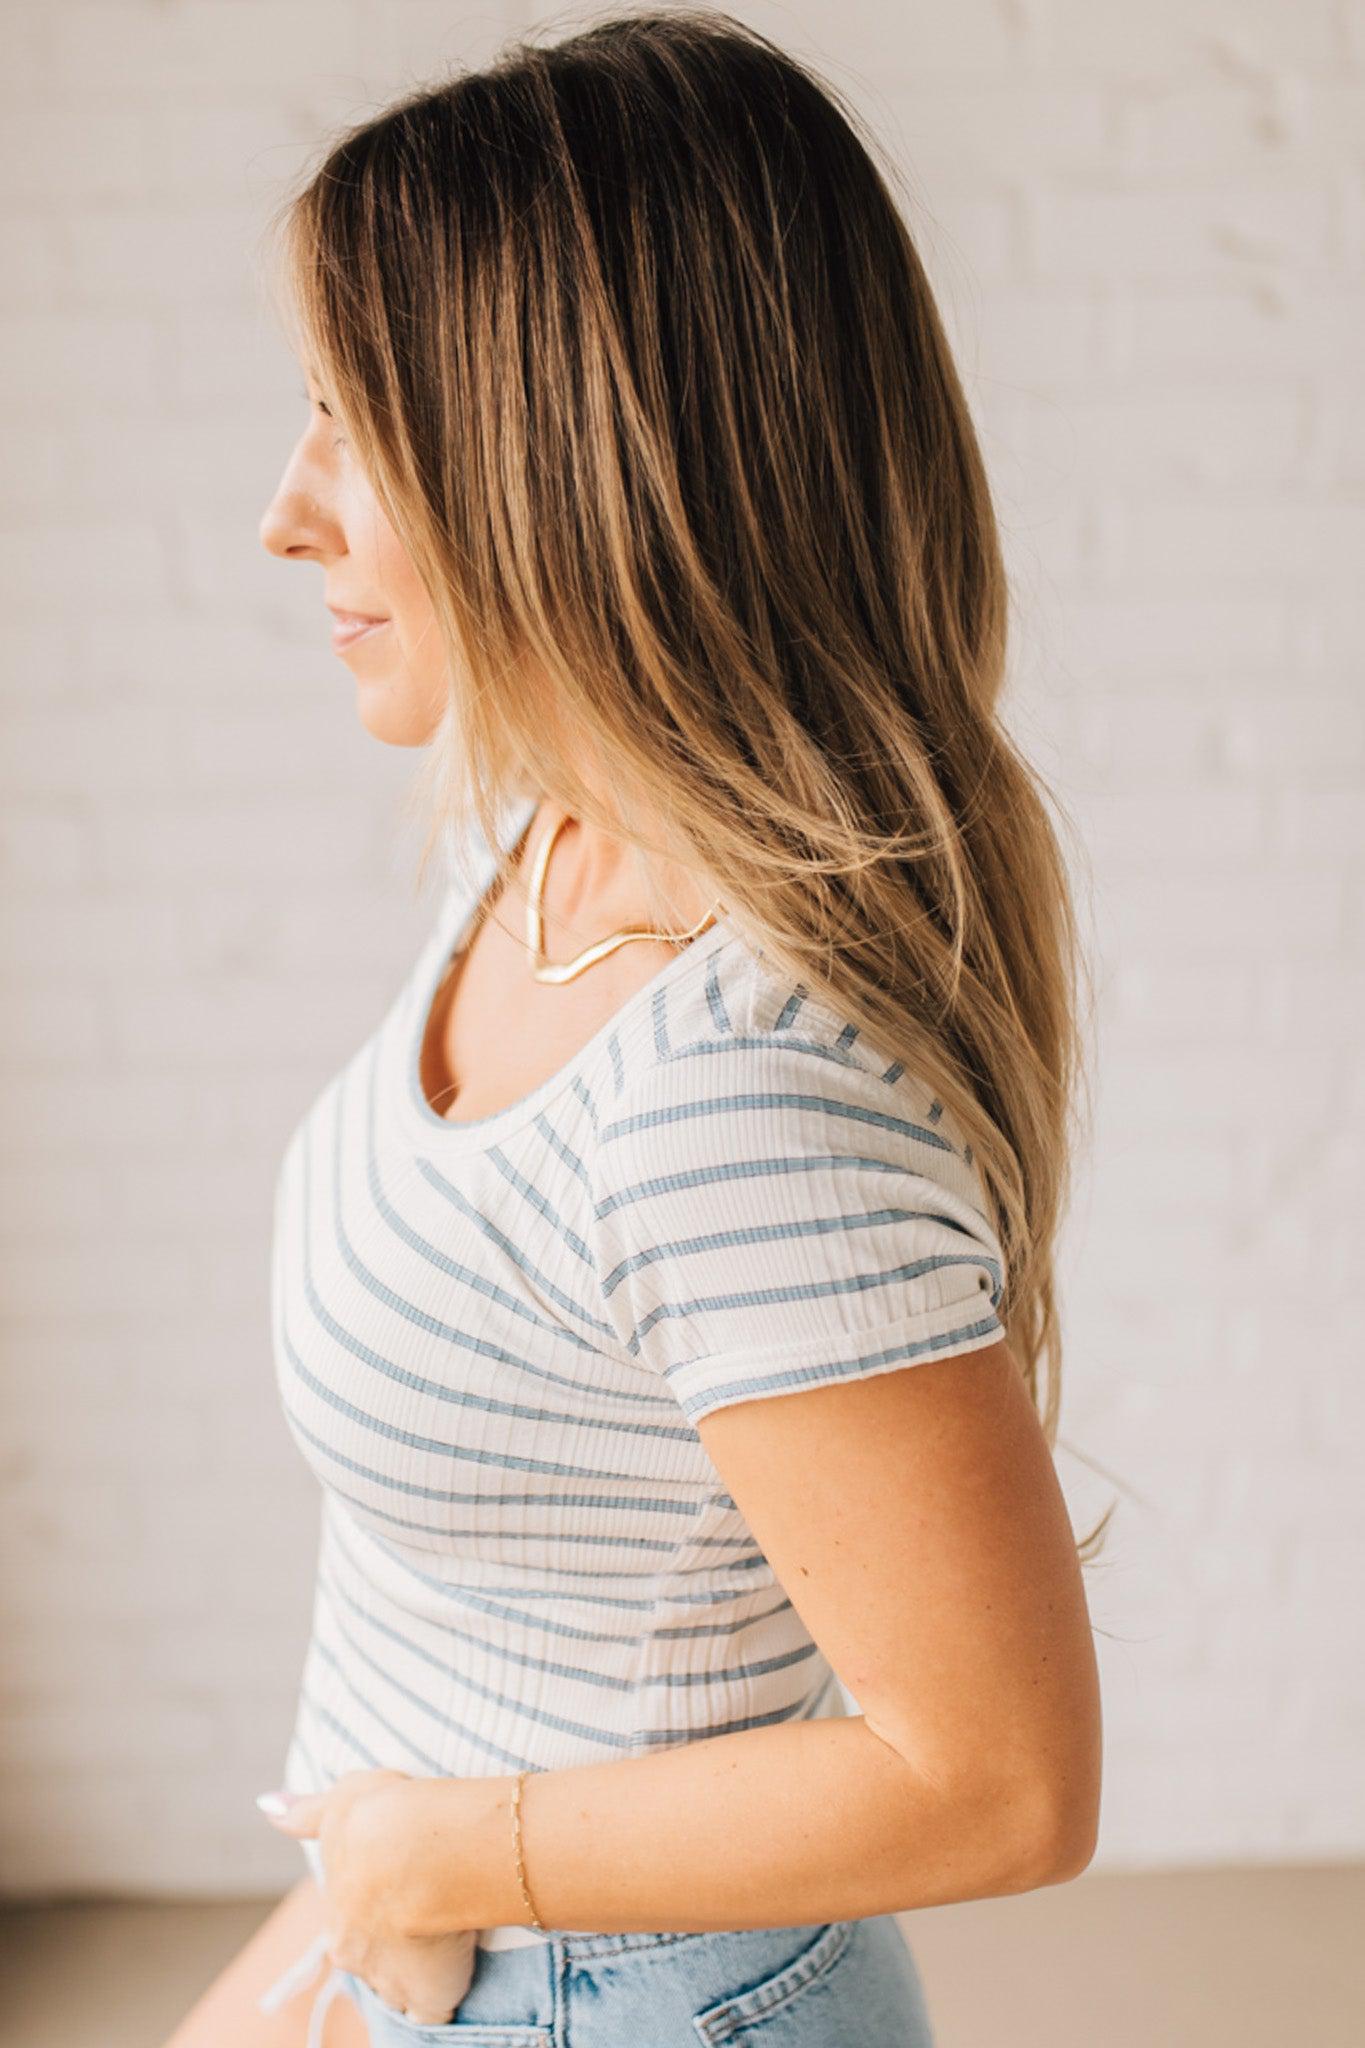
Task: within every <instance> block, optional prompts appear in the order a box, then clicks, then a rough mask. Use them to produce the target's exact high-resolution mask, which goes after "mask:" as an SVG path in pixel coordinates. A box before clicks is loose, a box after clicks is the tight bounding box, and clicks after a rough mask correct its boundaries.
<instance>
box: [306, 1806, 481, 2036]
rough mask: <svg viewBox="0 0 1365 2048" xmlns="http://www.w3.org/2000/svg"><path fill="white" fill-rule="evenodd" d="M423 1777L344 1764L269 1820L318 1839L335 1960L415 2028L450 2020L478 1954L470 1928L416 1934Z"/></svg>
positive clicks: (469, 1977) (325, 1911)
mask: <svg viewBox="0 0 1365 2048" xmlns="http://www.w3.org/2000/svg"><path fill="white" fill-rule="evenodd" d="M422 1785H423V1781H422V1780H421V1779H417V1778H412V1777H410V1776H409V1774H408V1773H407V1772H406V1771H347V1772H345V1773H344V1775H343V1776H341V1777H340V1778H338V1779H336V1780H335V1782H334V1783H333V1784H332V1785H330V1786H329V1787H328V1788H327V1790H326V1791H325V1792H314V1793H308V1794H305V1795H304V1796H303V1797H302V1798H296V1799H293V1800H291V1803H290V1806H289V1809H288V1811H287V1812H286V1813H283V1814H274V1813H270V1814H268V1815H267V1818H268V1819H269V1820H270V1821H271V1823H272V1825H273V1826H274V1827H277V1828H278V1829H279V1830H280V1832H281V1833H282V1834H288V1835H294V1836H296V1837H298V1838H299V1839H303V1838H305V1837H314V1838H316V1840H317V1843H318V1850H319V1854H320V1855H321V1858H322V1868H323V1882H322V1902H323V1910H324V1918H325V1924H326V1926H327V1929H328V1933H329V1936H330V1942H329V1948H328V1954H329V1956H330V1958H331V1960H332V1962H333V1963H335V1964H336V1965H337V1966H338V1967H339V1968H341V1969H343V1970H349V1971H350V1972H351V1973H352V1975H353V1976H356V1977H359V1978H361V1979H362V1981H363V1982H364V1983H366V1984H368V1985H369V1987H370V1989H371V1990H372V1991H373V1992H374V1993H375V1996H376V1997H377V1998H380V1999H382V2000H383V2002H384V2004H385V2005H387V2006H390V2007H391V2008H392V2009H393V2010H394V2011H395V2012H399V2013H402V2014H403V2016H404V2017H405V2018H406V2019H409V2020H412V2021H413V2022H414V2023H415V2024H417V2025H419V2026H427V2027H433V2026H434V2027H440V2026H445V2025H447V2024H448V2023H449V2022H450V2020H451V2019H452V2018H453V2016H454V2011H455V2008H456V2006H458V2004H459V2002H460V2000H461V1999H462V1998H463V1997H464V1995H465V1992H466V1991H467V1990H468V1989H469V1983H470V1979H471V1978H472V1976H473V1974H474V1965H475V1962H476V1961H477V1934H476V1931H475V1930H474V1929H472V1928H470V1929H466V1928H459V1929H454V1930H452V1931H450V1932H447V1933H441V1934H437V1935H413V1934H411V1933H409V1932H408V1931H407V1920H406V1917H405V1911H404V1907H405V1900H406V1884H405V1875H404V1873H405V1871H406V1870H407V1868H408V1867H409V1866H410V1863H411V1855H412V1848H413V1842H414V1837H415V1835H416V1833H417V1830H418V1828H419V1827H420V1819H419V1809H418V1805H417V1801H418V1800H420V1798H421V1796H422Z"/></svg>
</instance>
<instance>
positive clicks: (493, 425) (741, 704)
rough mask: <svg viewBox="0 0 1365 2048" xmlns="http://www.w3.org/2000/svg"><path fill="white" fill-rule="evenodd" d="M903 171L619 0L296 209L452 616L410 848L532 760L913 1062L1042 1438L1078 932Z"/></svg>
mask: <svg viewBox="0 0 1365 2048" xmlns="http://www.w3.org/2000/svg"><path fill="white" fill-rule="evenodd" d="M894 183H895V177H894V173H893V172H892V171H891V169H890V168H879V167H878V164H877V162H876V161H874V145H873V143H872V141H871V139H870V138H868V137H864V136H862V135H860V132H859V123H858V121H857V117H856V115H855V114H854V113H853V112H852V111H851V110H850V109H849V108H848V107H847V106H845V105H844V104H843V103H842V102H841V100H840V99H839V97H838V96H837V95H836V93H835V92H834V91H833V90H832V89H831V88H830V87H829V86H828V85H827V84H825V83H824V82H822V81H820V80H818V79H817V78H816V77H815V76H814V75H813V73H812V72H811V71H810V70H809V69H807V68H806V67H805V66H804V65H803V64H802V63H800V62H798V61H797V60H796V59H794V58H793V57H792V56H790V55H789V54H787V53H785V52H784V51H782V50H781V49H779V48H778V47H776V46H775V45H774V44H773V43H771V42H770V41H768V39H767V38H766V37H764V36H762V35H760V34H759V33H758V32H757V31H756V30H755V29H753V28H751V27H749V26H748V25H746V24H744V23H742V22H740V21H738V20H736V19H735V18H734V17H732V16H730V15H727V14H723V13H719V12H713V11H712V10H710V9H709V8H708V9H705V10H695V11H694V10H686V11H684V10H676V11H675V10H671V9H670V10H669V11H668V12H666V13H664V12H646V13H627V14H622V13H612V14H610V15H609V16H607V17H605V18H596V19H594V20H593V22H592V23H590V25H588V26H586V27H584V28H581V29H580V30H579V31H578V32H576V33H573V34H571V35H570V36H568V37H567V39H565V40H561V41H559V42H558V43H556V44H554V45H553V46H550V47H542V46H538V45H537V44H536V43H535V42H534V41H532V40H530V39H520V40H517V41H515V42H513V43H511V44H510V45H507V46H504V49H503V50H502V52H501V53H500V54H499V55H498V56H497V58H496V60H495V61H494V62H492V63H491V64H489V65H487V66H486V67H485V68H483V69H480V70H466V71H461V72H459V73H458V74H456V75H454V76H452V77H449V78H443V79H441V80H440V81H439V82H437V83H434V84H431V85H427V86H424V87H422V88H421V89H418V90H413V91H411V92H409V93H407V94H406V95H405V96H403V97H402V98H400V99H398V100H397V101H395V102H394V103H392V104H390V105H388V106H387V107H386V108H385V109H384V110H383V111H382V112H380V113H379V114H377V115H376V116H374V117H373V118H370V119H367V120H365V121H363V122H362V123H358V124H357V125H355V126H353V127H351V128H349V129H348V130H346V131H344V132H342V133H341V135H340V136H339V137H334V138H332V139H330V140H329V142H328V143H327V145H326V146H325V152H324V154H323V155H322V159H321V161H320V162H315V163H313V164H312V165H311V166H309V167H308V168H307V169H306V170H305V172H304V174H303V176H302V178H301V179H300V180H299V181H297V183H296V185H295V187H294V188H293V189H292V190H291V191H290V192H289V193H288V194H287V196H286V199H285V202H284V204H283V206H282V207H281V208H279V209H278V210H277V211H276V213H275V214H274V215H272V218H271V221H270V222H269V224H268V232H269V233H271V234H272V235H273V234H274V233H275V231H276V230H279V231H281V233H280V242H281V245H282V257H283V261H282V264H281V270H280V274H281V276H282V277H283V280H284V282H285V285H286V293H285V301H286V306H287V311H286V319H287V320H289V321H290V322H291V323H292V324H294V325H295V327H296V331H297V332H298V333H299V334H300V335H301V337H302V340H303V343H304V345H305V346H306V348H307V352H308V356H309V358H310V359H311V361H312V363H313V364H314V365H315V366H316V368H317V372H318V376H319V378H320V379H321V381H322V384H323V387H324V389H325V391H326V394H327V399H328V402H329V404H331V405H332V406H333V407H334V408H336V409H337V410H338V412H339V414H340V417H341V418H342V419H343V420H344V422H345V424H346V431H347V435H348V438H349V440H350V442H351V444H352V450H353V455H354V458H355V459H357V460H358V461H359V462H360V463H361V464H362V465H363V467H364V470H365V472H366V474H367V475H368V477H369V478H370V479H371V480H372V483H373V487H374V489H375V492H376V495H377V497H378V500H379V502H380V504H381V505H382V506H383V508H384V511H385V515H386V517H387V518H388V519H389V521H390V523H391V525H392V526H393V528H394V529H395V531H396V533H397V534H398V536H399V538H400V540H401V541H402V543H403V544H404V545H405V547H406V549H407V551H408V553H409V556H410V558H411V560H412V561H413V564H414V566H415V568H416V570H417V572H418V574H419V575H420V576H421V577H422V579H423V582H424V584H425V586H426V588H427V590H428V591H429V593H430V596H431V600H432V604H433V607H434V610H435V614H436V618H437V621H438V623H439V629H440V631H441V633H442V635H443V640H444V647H445V652H446V654H447V657H448V675H449V693H448V701H447V704H446V708H445V711H444V714H443V716H442V719H441V722H440V725H439V727H438V729H437V732H436V733H435V735H434V738H433V743H432V745H431V746H430V748H429V749H428V753H427V756H426V758H425V760H424V761H423V763H422V766H421V768H420V769H419V772H418V775H417V777H416V778H415V780H414V784H413V788H412V792H411V799H410V800H411V802H412V803H413V805H414V806H415V807H416V809H417V811H418V812H419V813H424V814H425V819H426V825H427V836H426V841H425V844H424V846H423V847H422V850H421V854H420V858H419V867H418V872H419V881H422V882H424V881H425V878H426V875H427V872H428V870H429V867H430V864H431V860H432V856H433V853H434V851H435V849H436V848H437V846H438V845H443V846H445V847H446V848H447V849H451V848H453V849H455V850H456V852H457V855H458V849H459V848H460V847H461V846H462V845H463V844H465V843H467V842H468V841H469V839H470V835H471V831H472V830H473V829H475V828H477V831H478V833H479V834H480V835H481V836H482V838H483V839H484V841H485V842H486V843H487V844H488V845H489V846H491V847H494V848H496V846H497V843H498V833H499V819H500V817H501V816H502V815H503V814H504V807H505V806H506V805H507V804H508V803H509V802H515V801H516V800H518V799H519V798H520V797H523V796H525V795H528V794H530V793H533V792H549V793H550V794H551V795H552V796H553V797H555V798H556V799H557V800H559V801H562V802H563V803H565V804H566V805H568V806H569V807H570V809H571V810H572V812H573V813H574V814H575V815H577V816H579V817H582V818H584V819H586V820H588V821H589V822H590V823H592V824H594V825H597V826H599V827H601V828H602V829H604V830H606V831H609V832H611V833H613V834H615V835H616V836H618V837H619V838H622V839H623V840H624V841H625V843H626V844H627V845H628V846H630V847H631V848H633V849H634V850H635V857H636V859H637V861H639V862H640V873H641V876H642V878H645V879H647V874H648V870H647V867H646V866H645V863H646V862H647V861H648V860H650V859H651V858H657V859H660V860H663V861H665V862H679V863H681V864H682V866H683V867H684V868H685V869H686V870H687V871H688V872H689V873H690V874H691V875H693V876H695V877H696V878H698V879H699V881H700V883H701V885H702V886H703V887H705V888H708V889H709V890H710V898H712V899H716V900H719V901H722V902H723V904H724V906H725V913H726V915H727V916H728V917H729V919H730V920H731V922H732V924H733V925H734V926H735V927H736V928H737V929H738V930H739V931H740V932H741V934H742V935H744V936H746V937H747V938H748V940H749V941H750V942H751V943H753V944H755V945H757V946H759V947H761V949H762V950H763V952H764V955H765V957H766V958H767V959H768V960H769V961H770V962H771V963H772V964H773V965H774V966H775V967H776V968H777V969H778V970H779V971H781V972H783V973H785V974H787V975H789V976H790V978H791V979H792V980H793V981H794V982H799V983H800V984H801V985H802V987H803V988H804V989H805V990H806V992H807V994H808V995H809V996H810V997H811V998H812V999H813V1000H814V1001H816V1002H822V1001H823V1002H825V1003H828V1004H830V1005H832V1006H833V1007H834V1008H835V1010H836V1011H837V1012H838V1014H839V1015H840V1017H842V1018H843V1019H845V1020H848V1019H851V1020H852V1021H853V1022H854V1023H855V1024H856V1025H857V1026H858V1027H859V1028H860V1030H861V1031H862V1032H863V1033H864V1034H865V1037H866V1040H867V1041H868V1042H870V1043H871V1044H873V1045H875V1046H876V1047H877V1048H878V1050H879V1052H885V1054H886V1055H887V1056H888V1058H893V1059H899V1060H901V1061H903V1062H904V1063H905V1065H906V1066H907V1067H908V1068H910V1069H912V1070H913V1071H915V1072H916V1073H918V1074H919V1075H920V1076H922V1077H923V1079H924V1080H925V1081H926V1082H927V1083H929V1084H930V1085H931V1086H932V1087H933V1089H934V1090H935V1092H936V1093H937V1094H938V1096H939V1097H940V1099H941V1101H942V1103H943V1105H944V1107H945V1109H946V1110H947V1111H948V1113H949V1115H950V1116H951V1117H952V1118H953V1119H954V1120H955V1122H956V1124H957V1127H958V1130H959V1131H960V1133H961V1134H962V1136H963V1137H964V1139H965V1140H966V1144H967V1147H968V1148H969V1150H968V1151H967V1155H966V1156H967V1158H968V1161H969V1162H970V1161H971V1160H973V1159H974V1160H975V1162H976V1165H977V1169H978V1171H979V1173H980V1175H981V1180H982V1184H983V1187H984V1189H985V1192H986V1195H987V1197H988V1200H989V1202H990V1204H991V1206H992V1209H993V1212H994V1217H993V1220H994V1222H995V1225H996V1228H997V1232H998V1235H999V1239H1000V1244H1001V1248H1002V1250H1003V1252H1004V1255H1005V1267H1006V1274H1005V1280H1006V1284H1005V1289H1004V1293H1003V1296H1002V1299H1001V1302H1000V1314H1001V1320H1002V1322H1003V1323H1004V1325H1005V1329H1006V1334H1007V1338H1008V1342H1009V1345H1010V1349H1011V1353H1012V1355H1013V1357H1014V1359H1015V1360H1016V1362H1017V1364H1018V1367H1019V1369H1020V1370H1021V1372H1022V1373H1023V1375H1024V1379H1025V1381H1026V1384H1027V1386H1028V1389H1029V1394H1030V1398H1031V1399H1032V1401H1033V1403H1034V1406H1035V1409H1036V1412H1037V1413H1038V1415H1039V1417H1040V1420H1041V1422H1042V1425H1043V1429H1044V1433H1045V1435H1046V1438H1047V1442H1048V1445H1049V1448H1053V1447H1054V1446H1055V1443H1056V1438H1057V1420H1058V1412H1059V1404H1060V1387H1061V1331H1060V1317H1059V1313H1058V1303H1057V1294H1056V1281H1055V1275H1054V1245H1055V1239H1056V1236H1057V1232H1058V1228H1059V1224H1060V1222H1061V1219H1062V1216H1063V1213H1064V1208H1065V1205H1066V1202H1067V1200H1068V1197H1069V1172H1070V1166H1071V1160H1072V1154H1073V1149H1074V1147H1075V1145H1076V1143H1077V1141H1078V1139H1079V1137H1080V1136H1081V1135H1082V1130H1083V1126H1082V1123H1081V1120H1080V1119H1079V1117H1078V1099H1079V1093H1080V1089H1081V1085H1082V1083H1083V1082H1084V1080H1085V1063H1084V1061H1083V1059H1082V1057H1081V1050H1080V1047H1081V1035H1080V1030H1079V1024H1078V1006H1077V992H1078V986H1079V984H1080V981H1081V979H1082V972H1083V969H1084V964H1085V963H1084V958H1083V953H1082V949H1081V947H1080V946H1079V945H1078V943H1077V923H1076V917H1075V911H1074V907H1073V903H1072V900H1071V896H1070V893H1069V887H1068V879H1067V870H1066V866H1065V862H1064V858H1063V854H1062V850H1061V846H1060V843H1059V839H1058V836H1057V832H1056V830H1055V828H1054V824H1053V822H1052V819H1051V817H1050V815H1049V807H1048V802H1047V801H1046V800H1045V799H1047V798H1049V797H1050V794H1051V793H1050V792H1049V791H1047V790H1046V789H1045V786H1044V784H1043V783H1042V781H1041V779H1040V777H1039V776H1038V774H1037V772H1036V771H1035V770H1034V769H1033V768H1031V767H1030V766H1029V764H1028V763H1027V762H1026V761H1025V759H1024V758H1023V757H1022V755H1021V754H1020V752H1019V751H1018V750H1017V748H1016V746H1015V745H1014V744H1013V743H1012V741H1011V739H1010V737H1009V735H1008V734H1007V733H1006V731H1005V729H1004V727H1003V725H1002V724H1001V722H1000V718H999V700H1000V696H1001V691H1002V686H1003V681H1004V675H1005V664H1006V625H1007V610H1008V588H1007V583H1006V577H1005V572H1004V567H1003V562H1002V555H1001V547H1000V541H999V536H998V531H997V525H996V519H995V515H994V511H993V507H992V502H991V493H990V489H989V487H988V483H987V478H986V471H985V468H984V465H983V461H982V456H981V452H980V449H979V446H978V442H977V438H976V434H975V431H974V429H973V425H972V421H971V418H970V415H969V411H968V405H967V401H966V398H965V396H964V393H963V389H962V385H961V383H960V382H959V379H958V376H957V373H956V370H955V368H954V365H953V362H952V359H951V355H950V351H949V347H948V343H947V340H946V337H945V333H944V328H943V325H942V323H941V321H940V317H939V314H938V310H937V308H936V305H935V302H934V298H933V295H932V293H931V291H930V287H929V283H928V280H927V278H926V275H925V271H924V268H923V266H922V264H921V261H920V257H919V255H918V254H917V252H916V248H915V244H914V242H913V241H912V239H911V236H910V233H909V230H908V228H907V226H906V224H905V220H904V219H903V218H902V214H901V212H900V211H899V210H898V207H897V204H896V201H895V198H894V197H893V189H892V188H893V185H894ZM495 880H496V877H495ZM706 900H710V899H706ZM1087 1121H1088V1117H1087ZM1112 1512H1113V1506H1112V1504H1111V1506H1110V1507H1109V1508H1108V1509H1107V1510H1106V1512H1105V1514H1104V1515H1103V1516H1102V1518H1101V1520H1100V1522H1099V1523H1098V1524H1097V1525H1096V1527H1095V1529H1094V1530H1092V1531H1091V1533H1090V1534H1089V1535H1088V1536H1087V1537H1086V1538H1085V1539H1084V1540H1083V1542H1082V1543H1081V1544H1080V1545H1079V1546H1078V1555H1079V1557H1080V1559H1081V1561H1082V1562H1083V1563H1084V1562H1089V1561H1090V1558H1091V1556H1092V1554H1093V1553H1094V1551H1095V1550H1096V1549H1097V1548H1098V1547H1099V1546H1100V1545H1101V1544H1102V1542H1103V1537H1104V1531H1105V1526H1106V1524H1107V1522H1108V1520H1109V1517H1110V1515H1111V1514H1112Z"/></svg>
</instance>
